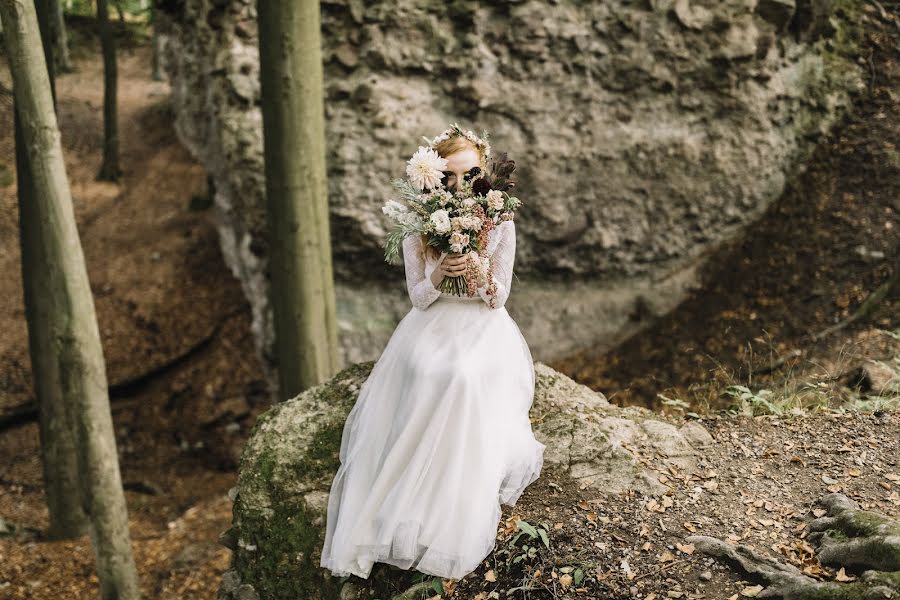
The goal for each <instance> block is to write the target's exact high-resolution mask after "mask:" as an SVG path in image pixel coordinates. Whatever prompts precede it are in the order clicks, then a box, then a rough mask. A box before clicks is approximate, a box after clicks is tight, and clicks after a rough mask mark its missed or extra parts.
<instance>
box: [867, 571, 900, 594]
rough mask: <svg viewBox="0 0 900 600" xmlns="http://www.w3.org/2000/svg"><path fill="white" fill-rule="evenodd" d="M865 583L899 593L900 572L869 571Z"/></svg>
mask: <svg viewBox="0 0 900 600" xmlns="http://www.w3.org/2000/svg"><path fill="white" fill-rule="evenodd" d="M866 583H868V584H870V585H883V586H885V587H888V588H890V589H892V590H897V591H898V592H900V571H891V572H885V571H869V574H868V575H867V577H866Z"/></svg>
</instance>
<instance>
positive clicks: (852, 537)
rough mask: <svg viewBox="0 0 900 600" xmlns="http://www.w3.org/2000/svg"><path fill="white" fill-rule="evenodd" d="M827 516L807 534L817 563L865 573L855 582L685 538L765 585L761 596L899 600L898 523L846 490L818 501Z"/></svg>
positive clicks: (746, 548) (711, 541)
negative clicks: (825, 578)
mask: <svg viewBox="0 0 900 600" xmlns="http://www.w3.org/2000/svg"><path fill="white" fill-rule="evenodd" d="M819 504H821V505H822V506H823V507H824V508H825V509H826V510H827V514H826V515H825V516H823V517H821V518H819V519H815V520H813V521H812V522H810V524H809V529H810V531H811V532H812V533H810V535H809V537H808V538H807V539H808V540H809V541H810V542H812V543H813V544H814V545H815V546H816V555H817V557H818V559H819V561H820V562H821V563H822V564H824V565H828V566H832V567H844V569H845V571H850V572H857V573H861V575H860V576H859V577H858V578H857V579H856V580H855V581H853V582H848V583H838V582H834V581H818V580H816V579H813V578H812V577H808V576H806V575H804V574H803V573H802V572H801V571H800V570H799V569H798V568H797V567H795V566H793V565H789V564H785V563H782V562H779V561H777V560H775V559H773V558H769V557H767V556H763V555H762V554H759V553H758V552H756V551H755V550H753V549H752V548H750V547H749V546H745V545H743V544H739V545H733V544H729V543H727V542H723V541H722V540H719V539H716V538H713V537H709V536H703V535H698V536H691V537H688V538H687V540H686V541H687V542H688V543H691V544H694V546H695V547H696V548H697V550H699V551H700V552H703V553H704V554H708V555H710V556H714V557H716V558H718V559H720V560H721V561H723V562H725V563H728V564H729V565H730V566H732V567H734V568H736V569H738V570H739V571H741V572H743V573H745V574H746V575H748V576H749V577H751V578H752V579H754V580H756V581H758V582H760V583H763V584H765V585H766V586H767V587H766V589H764V590H763V591H762V592H761V593H760V594H759V595H758V596H757V597H758V598H783V599H784V600H825V599H827V600H869V599H874V598H900V522H898V521H896V520H894V519H891V518H888V517H885V516H884V515H880V514H877V513H873V512H870V511H865V510H861V509H860V508H859V506H858V505H857V504H856V503H855V502H853V501H852V500H850V499H849V498H847V497H846V496H844V495H843V494H829V495H827V496H825V497H824V498H822V499H821V500H819Z"/></svg>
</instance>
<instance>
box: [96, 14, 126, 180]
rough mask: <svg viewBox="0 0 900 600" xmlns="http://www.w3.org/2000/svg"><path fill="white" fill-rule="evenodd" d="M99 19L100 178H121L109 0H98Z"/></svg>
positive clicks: (114, 46) (113, 50)
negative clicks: (107, 1)
mask: <svg viewBox="0 0 900 600" xmlns="http://www.w3.org/2000/svg"><path fill="white" fill-rule="evenodd" d="M97 20H98V21H99V23H100V46H101V47H102V49H103V164H102V165H101V166H100V172H99V173H98V174H97V180H99V181H117V180H118V179H119V176H120V175H121V174H122V171H121V170H120V169H119V128H118V126H117V124H116V121H117V118H116V112H117V111H116V85H117V83H116V81H117V79H118V75H117V71H116V40H115V37H113V31H112V25H111V24H110V22H109V12H108V10H107V4H106V0H97Z"/></svg>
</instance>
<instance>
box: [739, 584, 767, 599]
mask: <svg viewBox="0 0 900 600" xmlns="http://www.w3.org/2000/svg"><path fill="white" fill-rule="evenodd" d="M761 591H763V586H761V585H752V586H750V587H745V588H744V589H742V590H741V596H746V597H747V598H755V597H756V596H757V595H759V593H760V592H761Z"/></svg>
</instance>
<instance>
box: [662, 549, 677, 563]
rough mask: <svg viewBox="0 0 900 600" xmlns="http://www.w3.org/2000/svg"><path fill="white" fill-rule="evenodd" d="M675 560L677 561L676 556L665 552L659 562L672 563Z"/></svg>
mask: <svg viewBox="0 0 900 600" xmlns="http://www.w3.org/2000/svg"><path fill="white" fill-rule="evenodd" d="M673 560H675V555H674V554H672V553H671V552H669V551H668V550H663V553H662V554H660V555H659V562H672V561H673Z"/></svg>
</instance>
